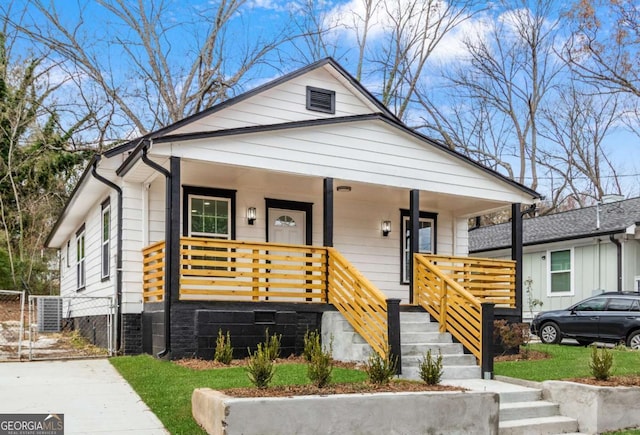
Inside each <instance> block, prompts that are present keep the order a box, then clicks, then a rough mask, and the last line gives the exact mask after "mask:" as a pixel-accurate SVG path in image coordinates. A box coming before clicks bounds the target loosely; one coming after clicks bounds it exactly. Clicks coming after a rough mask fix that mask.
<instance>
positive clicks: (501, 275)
mask: <svg viewBox="0 0 640 435" xmlns="http://www.w3.org/2000/svg"><path fill="white" fill-rule="evenodd" d="M417 255H419V256H420V257H422V258H425V259H426V260H427V261H429V262H431V263H432V264H435V265H437V266H438V269H439V270H440V271H442V272H443V273H445V274H446V275H448V276H449V278H451V279H452V280H454V281H455V282H457V283H458V284H460V285H461V286H462V288H464V289H465V290H467V291H468V292H469V293H471V294H472V295H473V296H475V297H476V298H478V299H480V302H481V303H482V302H490V303H492V304H495V306H496V307H501V308H515V306H516V268H515V264H516V263H515V261H511V260H493V259H488V258H472V257H454V256H446V255H428V254H417Z"/></svg>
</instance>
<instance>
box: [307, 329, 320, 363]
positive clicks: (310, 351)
mask: <svg viewBox="0 0 640 435" xmlns="http://www.w3.org/2000/svg"><path fill="white" fill-rule="evenodd" d="M320 347H321V345H320V334H319V333H318V331H317V330H313V331H309V330H307V332H305V334H304V349H303V351H302V355H303V356H304V359H306V360H307V361H311V357H312V356H313V355H314V354H315V353H316V351H317V350H318V348H320Z"/></svg>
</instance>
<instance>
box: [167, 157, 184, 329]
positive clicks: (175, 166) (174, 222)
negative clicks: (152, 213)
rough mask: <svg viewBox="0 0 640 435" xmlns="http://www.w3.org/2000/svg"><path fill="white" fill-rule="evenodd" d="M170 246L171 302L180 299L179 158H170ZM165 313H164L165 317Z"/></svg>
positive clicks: (180, 208)
mask: <svg viewBox="0 0 640 435" xmlns="http://www.w3.org/2000/svg"><path fill="white" fill-rule="evenodd" d="M170 167H171V222H170V225H171V246H170V247H169V255H170V257H171V266H170V267H171V282H170V284H169V285H170V286H171V287H170V291H171V301H172V302H175V301H178V300H179V299H180V212H181V210H182V207H180V184H181V176H180V157H175V156H172V157H171V161H170ZM166 316H167V313H165V317H166ZM165 321H166V320H165Z"/></svg>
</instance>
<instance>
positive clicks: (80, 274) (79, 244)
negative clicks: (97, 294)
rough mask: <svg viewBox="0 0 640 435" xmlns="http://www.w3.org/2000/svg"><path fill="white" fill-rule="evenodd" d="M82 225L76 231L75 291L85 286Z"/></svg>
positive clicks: (85, 249) (85, 272)
mask: <svg viewBox="0 0 640 435" xmlns="http://www.w3.org/2000/svg"><path fill="white" fill-rule="evenodd" d="M85 234H86V233H85V229H84V227H83V228H82V229H81V230H80V231H78V232H77V233H76V291H80V290H84V288H85V287H86V286H87V269H86V259H87V245H86V237H85Z"/></svg>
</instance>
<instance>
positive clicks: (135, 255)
mask: <svg viewBox="0 0 640 435" xmlns="http://www.w3.org/2000/svg"><path fill="white" fill-rule="evenodd" d="M142 189H143V186H141V185H140V184H134V183H126V182H125V183H123V185H122V215H123V216H124V219H123V222H122V312H123V313H125V314H126V313H140V312H142V248H143V244H142V242H143V231H144V228H145V224H144V223H143V221H142V216H143V207H142V197H143V194H142Z"/></svg>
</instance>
